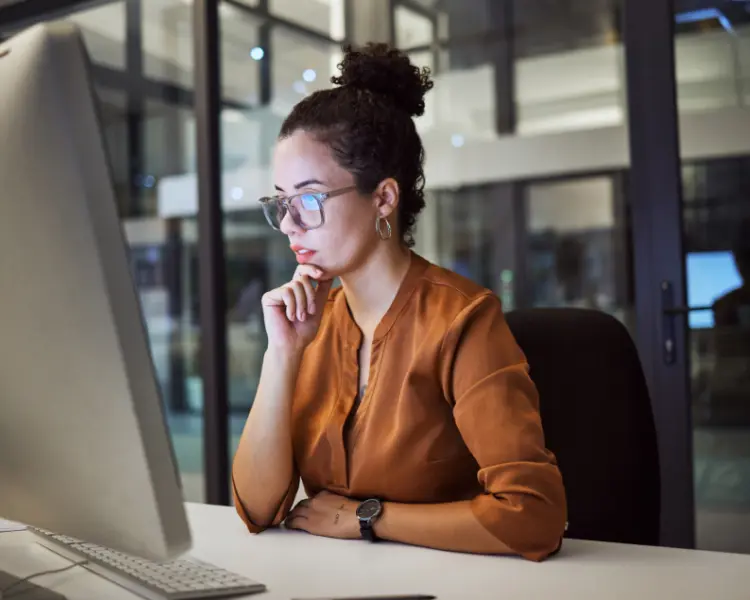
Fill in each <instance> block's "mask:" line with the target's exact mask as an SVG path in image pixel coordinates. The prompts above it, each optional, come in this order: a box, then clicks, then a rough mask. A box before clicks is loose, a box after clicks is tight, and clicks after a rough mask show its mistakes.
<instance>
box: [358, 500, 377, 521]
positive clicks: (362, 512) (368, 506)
mask: <svg viewBox="0 0 750 600" xmlns="http://www.w3.org/2000/svg"><path fill="white" fill-rule="evenodd" d="M379 514H380V502H379V501H378V500H365V501H364V502H363V503H362V504H360V505H359V507H358V508H357V516H358V517H359V518H360V519H374V518H375V517H377V516H378V515H379Z"/></svg>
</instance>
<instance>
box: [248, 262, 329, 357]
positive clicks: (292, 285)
mask: <svg viewBox="0 0 750 600" xmlns="http://www.w3.org/2000/svg"><path fill="white" fill-rule="evenodd" d="M313 281H316V282H317V288H315V287H313ZM332 283H333V281H332V280H330V279H328V280H324V279H323V272H322V271H321V270H320V269H318V268H317V267H313V266H311V265H300V266H299V267H297V270H296V271H295V272H294V278H293V279H292V281H290V282H289V283H286V284H284V285H282V286H281V287H279V288H276V289H275V290H271V291H270V292H266V293H265V294H264V295H263V298H262V300H261V304H262V306H263V320H264V321H265V325H266V333H267V335H268V347H269V348H273V349H275V350H279V351H281V352H282V353H285V354H286V353H290V352H291V353H294V352H302V351H303V350H304V349H305V348H306V347H307V346H308V344H310V342H312V341H313V340H314V339H315V336H316V335H317V333H318V328H319V327H320V320H321V317H322V315H323V308H324V307H325V303H326V300H327V299H328V292H329V291H330V289H331V284H332Z"/></svg>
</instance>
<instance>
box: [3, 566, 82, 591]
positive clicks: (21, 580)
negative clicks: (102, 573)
mask: <svg viewBox="0 0 750 600" xmlns="http://www.w3.org/2000/svg"><path fill="white" fill-rule="evenodd" d="M88 562H89V561H87V560H82V561H79V562H75V563H72V564H69V565H68V566H67V567H62V568H61V569H50V570H49V571H41V572H39V573H34V574H33V575H29V576H28V577H24V578H23V579H19V580H18V581H14V582H13V583H11V584H10V585H9V586H8V587H5V588H3V589H1V590H0V597H1V598H2V599H3V600H5V599H6V598H11V597H12V596H15V595H18V594H20V593H21V592H16V593H15V594H10V595H7V596H6V594H7V593H8V591H10V590H12V589H13V588H14V587H18V586H19V585H21V584H22V583H28V582H29V581H31V580H32V579H36V578H37V577H41V576H42V575H53V574H54V573H62V572H63V571H68V570H70V569H74V568H75V567H81V566H83V565H85V564H88Z"/></svg>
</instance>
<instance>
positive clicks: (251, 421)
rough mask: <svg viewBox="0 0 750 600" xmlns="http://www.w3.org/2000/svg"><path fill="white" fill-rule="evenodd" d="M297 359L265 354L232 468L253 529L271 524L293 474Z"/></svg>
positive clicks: (269, 352) (298, 362) (298, 358)
mask: <svg viewBox="0 0 750 600" xmlns="http://www.w3.org/2000/svg"><path fill="white" fill-rule="evenodd" d="M300 360H301V357H298V356H288V355H283V354H276V353H273V352H271V351H268V352H266V354H265V356H264V358H263V367H262V369H261V376H260V381H259V384H258V391H257V394H256V395H255V401H254V403H253V408H252V410H251V411H250V416H249V417H248V419H247V422H246V423H245V428H244V430H243V432H242V436H241V437H240V442H239V445H238V447H237V452H236V454H235V457H234V463H233V465H232V475H233V478H234V483H235V485H236V487H237V493H238V495H239V497H240V499H241V501H242V505H243V507H244V508H245V510H246V511H247V513H248V515H249V517H250V518H251V519H252V521H253V522H254V523H256V524H257V525H259V526H266V525H268V524H270V523H271V521H272V520H273V518H274V516H275V514H276V511H277V510H278V507H279V505H280V504H281V503H282V501H283V499H284V497H285V495H286V493H287V491H288V489H289V485H290V483H291V479H292V476H293V473H294V458H293V452H292V436H291V408H292V396H293V393H294V386H295V384H296V381H297V373H298V371H299V365H300Z"/></svg>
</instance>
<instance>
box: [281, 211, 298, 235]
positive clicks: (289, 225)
mask: <svg viewBox="0 0 750 600" xmlns="http://www.w3.org/2000/svg"><path fill="white" fill-rule="evenodd" d="M279 230H280V231H281V233H283V234H284V235H287V236H289V235H295V234H297V235H299V234H300V233H302V228H301V227H300V226H299V225H297V223H296V222H295V220H294V217H292V211H290V210H287V211H286V214H285V215H284V218H283V219H281V223H279Z"/></svg>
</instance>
